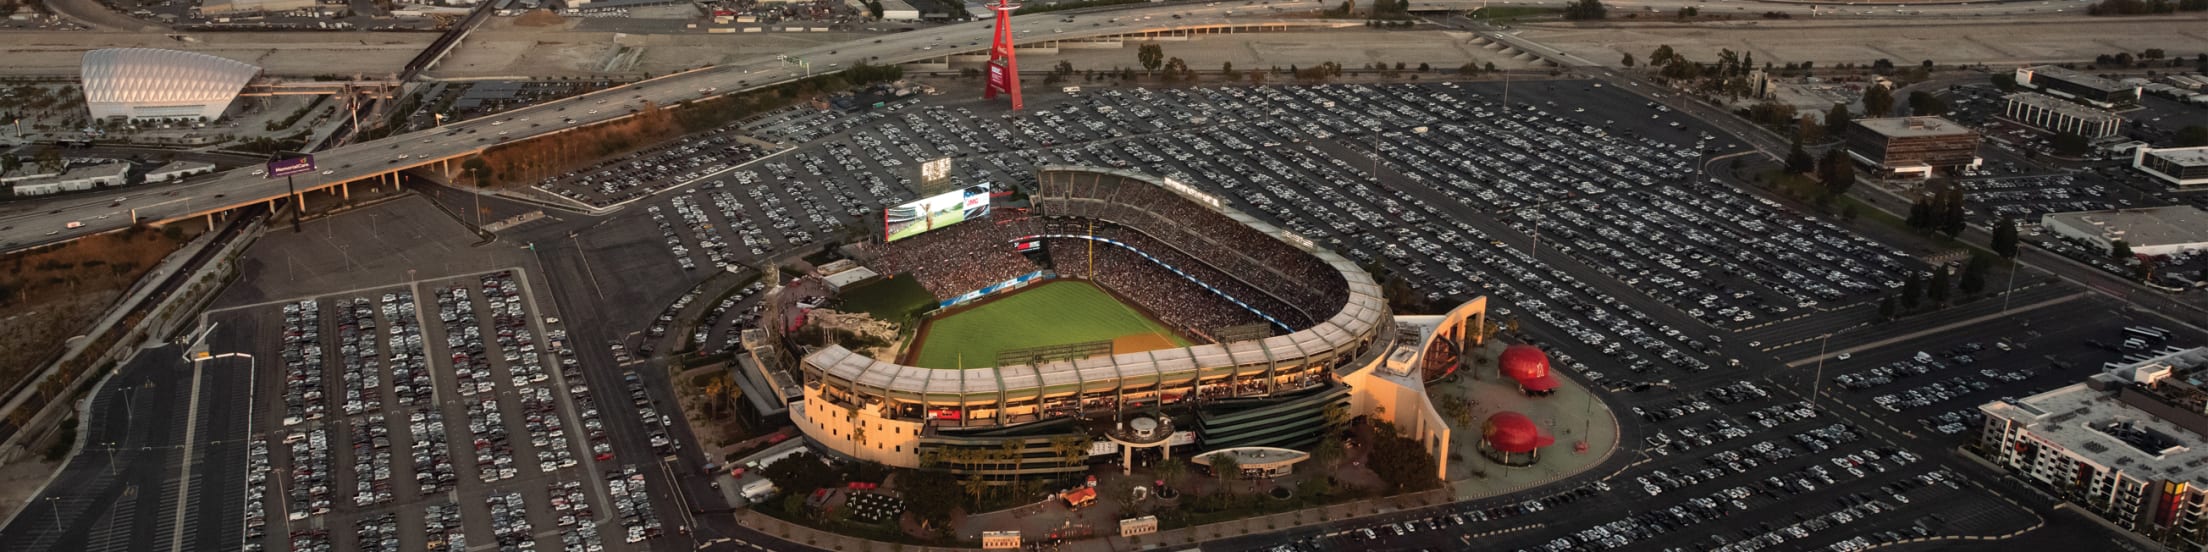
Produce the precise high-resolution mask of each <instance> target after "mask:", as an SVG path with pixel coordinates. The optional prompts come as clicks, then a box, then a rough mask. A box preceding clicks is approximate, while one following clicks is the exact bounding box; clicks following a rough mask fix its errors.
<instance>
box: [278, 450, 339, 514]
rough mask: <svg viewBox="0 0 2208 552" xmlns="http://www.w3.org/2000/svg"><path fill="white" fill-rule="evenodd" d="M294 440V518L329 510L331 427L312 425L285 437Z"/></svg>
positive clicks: (292, 478) (292, 455)
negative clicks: (315, 426)
mask: <svg viewBox="0 0 2208 552" xmlns="http://www.w3.org/2000/svg"><path fill="white" fill-rule="evenodd" d="M284 440H285V441H289V442H290V443H291V489H290V494H291V496H289V497H288V499H289V500H290V501H291V507H290V510H289V512H288V513H287V514H286V517H289V518H290V519H291V520H292V521H299V520H302V519H307V518H308V517H309V516H319V515H322V514H327V513H330V485H331V483H332V482H331V481H330V430H327V429H323V428H319V427H317V428H312V429H308V430H306V431H299V432H293V433H292V434H291V435H290V436H287V437H285V438H284Z"/></svg>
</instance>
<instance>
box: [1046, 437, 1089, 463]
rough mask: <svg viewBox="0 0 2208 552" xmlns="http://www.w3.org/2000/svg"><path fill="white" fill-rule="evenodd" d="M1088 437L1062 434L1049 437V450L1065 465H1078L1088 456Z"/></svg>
mask: <svg viewBox="0 0 2208 552" xmlns="http://www.w3.org/2000/svg"><path fill="white" fill-rule="evenodd" d="M1088 441H1089V440H1088V438H1087V437H1086V436H1083V435H1063V436H1058V437H1052V438H1051V439H1050V450H1051V452H1052V453H1055V454H1057V455H1058V459H1059V461H1061V462H1065V463H1066V465H1067V466H1073V467H1079V466H1080V465H1081V461H1083V460H1087V459H1088V458H1089V442H1088Z"/></svg>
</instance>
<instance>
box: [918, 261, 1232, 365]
mask: <svg viewBox="0 0 2208 552" xmlns="http://www.w3.org/2000/svg"><path fill="white" fill-rule="evenodd" d="M1142 333H1154V334H1158V335H1161V336H1165V337H1166V339H1167V340H1169V341H1172V342H1173V344H1174V346H1178V347H1185V346H1187V345H1188V341H1187V340H1184V339H1181V338H1180V336H1178V335H1174V333H1173V332H1172V331H1171V330H1168V329H1166V327H1165V326H1164V325H1162V324H1159V323H1158V322H1157V321H1155V320H1151V319H1150V318H1149V317H1147V316H1143V314H1142V313H1141V312H1138V311H1136V310H1135V309H1134V308H1133V307H1129V306H1127V305H1125V304H1122V303H1120V302H1119V299H1117V298H1114V297H1112V295H1111V294H1109V293H1105V292H1104V290H1102V289H1099V288H1097V287H1096V286H1095V285H1094V284H1090V283H1088V282H1083V281H1074V280H1060V281H1054V282H1048V283H1044V284H1042V285H1040V286H1036V287H1034V288H1030V289H1027V290H1025V291H1020V292H1017V293H1014V294H1013V295H1011V296H1008V297H1004V298H1001V299H997V300H995V301H991V302H989V303H987V304H984V305H981V306H979V307H975V308H973V309H971V310H967V311H965V312H960V313H957V314H953V315H950V316H945V317H942V318H938V319H935V320H931V321H929V322H928V329H927V336H926V337H925V338H924V339H925V341H924V342H922V343H919V344H917V346H918V347H919V348H920V353H919V355H918V356H917V357H916V358H914V362H913V364H914V365H916V366H921V367H926V368H958V367H960V366H964V367H967V368H975V367H982V366H992V365H995V364H996V357H997V353H998V352H999V351H1005V350H1009V349H1018V348H1022V347H1039V346H1044V345H1060V344H1068V343H1080V342H1085V341H1103V340H1109V339H1113V338H1117V337H1121V336H1127V335H1135V334H1142ZM961 358H963V361H962V360H961Z"/></svg>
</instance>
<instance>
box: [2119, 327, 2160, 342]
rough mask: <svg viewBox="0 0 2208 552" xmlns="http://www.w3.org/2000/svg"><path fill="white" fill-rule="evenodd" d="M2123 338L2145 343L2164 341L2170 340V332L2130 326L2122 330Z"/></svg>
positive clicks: (2154, 328)
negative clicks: (2144, 341)
mask: <svg viewBox="0 0 2208 552" xmlns="http://www.w3.org/2000/svg"><path fill="white" fill-rule="evenodd" d="M2124 337H2127V338H2138V339H2141V340H2146V341H2164V340H2168V339H2169V338H2170V331H2169V330H2165V329H2162V328H2157V327H2154V326H2131V327H2127V328H2124Z"/></svg>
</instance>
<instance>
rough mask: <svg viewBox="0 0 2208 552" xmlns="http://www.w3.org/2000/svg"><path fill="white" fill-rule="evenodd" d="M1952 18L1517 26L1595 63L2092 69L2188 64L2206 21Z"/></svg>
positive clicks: (2203, 46)
mask: <svg viewBox="0 0 2208 552" xmlns="http://www.w3.org/2000/svg"><path fill="white" fill-rule="evenodd" d="M1976 19H1977V18H1971V20H1968V21H1965V20H1961V19H1956V18H1942V19H1930V20H1924V21H1921V22H1906V23H1905V22H1878V23H1870V22H1866V21H1862V20H1844V21H1803V20H1796V21H1740V22H1732V23H1710V24H1697V25H1684V24H1677V23H1618V22H1612V23H1604V24H1600V25H1584V26H1583V25H1578V24H1565V23H1543V24H1538V25H1522V26H1519V29H1520V30H1521V31H1522V33H1521V34H1522V35H1523V36H1525V37H1526V38H1529V39H1532V40H1535V41H1539V42H1541V43H1543V44H1547V45H1550V46H1554V47H1557V48H1560V49H1563V50H1565V51H1568V52H1571V53H1573V54H1576V55H1579V56H1580V57H1584V58H1587V59H1589V60H1593V61H1596V62H1599V63H1606V64H1615V63H1617V62H1618V60H1619V58H1620V57H1621V56H1622V54H1626V53H1631V54H1633V56H1634V57H1637V58H1643V59H1645V58H1647V57H1648V53H1649V52H1652V51H1654V50H1655V49H1656V47H1657V46H1660V45H1667V44H1668V45H1670V46H1671V47H1672V49H1674V50H1676V51H1678V53H1679V54H1681V55H1684V56H1686V57H1687V58H1688V59H1692V60H1696V61H1705V62H1706V61H1711V60H1715V59H1716V58H1717V52H1718V50H1719V49H1724V48H1730V49H1732V50H1734V51H1739V52H1751V53H1753V54H1755V59H1756V61H1759V62H1772V63H1778V64H1784V63H1789V62H1800V61H1804V60H1807V61H1813V62H1816V63H1817V65H1821V66H1830V65H1832V64H1835V63H1843V62H1852V63H1869V62H1870V61H1872V60H1876V59H1879V58H1886V59H1890V60H1893V61H1894V63H1895V64H1897V65H1901V64H1907V65H1913V64H1916V63H1917V62H1920V61H1923V60H1927V59H1929V60H1932V61H1933V62H1934V63H1938V64H1942V65H1949V64H1962V63H1984V64H1988V65H2015V64H2028V63H2042V62H2052V61H2090V60H2092V59H2093V56H2096V55H2099V54H2109V53H2115V52H2121V51H2130V52H2139V51H2141V50H2144V49H2147V48H2162V49H2164V50H2167V51H2169V52H2171V53H2172V54H2173V55H2174V54H2179V53H2182V54H2183V55H2185V56H2191V55H2192V54H2193V53H2197V52H2202V51H2208V35H2204V34H2202V33H2201V32H2200V29H2202V28H2203V27H2204V26H2208V18H2203V17H2199V16H2171V17H2120V18H2119V17H2107V18H2088V17H2084V16H2062V17H2045V18H2036V19H2021V18H2020V19H1988V20H1984V21H1978V20H1976Z"/></svg>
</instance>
